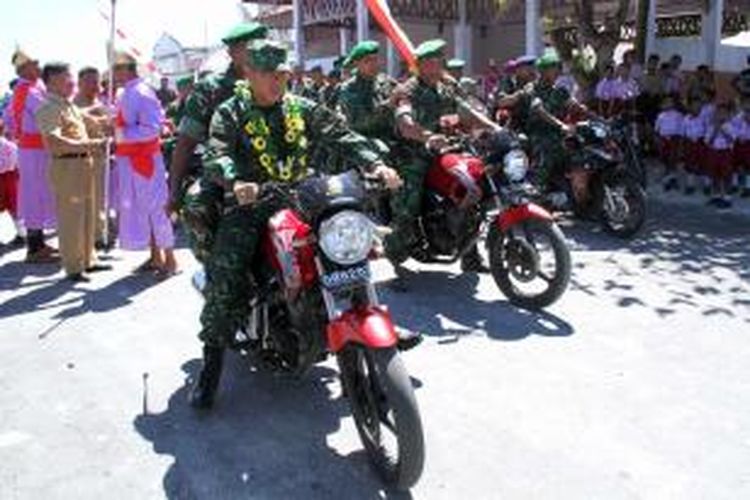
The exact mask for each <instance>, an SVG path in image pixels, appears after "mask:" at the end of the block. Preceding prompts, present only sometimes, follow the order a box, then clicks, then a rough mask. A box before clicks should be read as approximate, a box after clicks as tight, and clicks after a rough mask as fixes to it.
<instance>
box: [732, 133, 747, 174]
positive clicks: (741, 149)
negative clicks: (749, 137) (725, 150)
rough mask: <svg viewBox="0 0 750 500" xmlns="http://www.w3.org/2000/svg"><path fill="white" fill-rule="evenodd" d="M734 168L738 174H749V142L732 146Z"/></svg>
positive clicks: (741, 142)
mask: <svg viewBox="0 0 750 500" xmlns="http://www.w3.org/2000/svg"><path fill="white" fill-rule="evenodd" d="M734 166H735V168H736V169H737V170H738V171H740V172H747V173H750V141H740V142H737V143H736V144H735V145H734Z"/></svg>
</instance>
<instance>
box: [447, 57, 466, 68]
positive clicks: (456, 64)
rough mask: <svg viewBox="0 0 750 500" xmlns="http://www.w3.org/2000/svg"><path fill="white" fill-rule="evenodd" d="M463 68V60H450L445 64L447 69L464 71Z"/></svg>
mask: <svg viewBox="0 0 750 500" xmlns="http://www.w3.org/2000/svg"><path fill="white" fill-rule="evenodd" d="M464 66H466V61H464V60H463V59H451V60H449V61H448V62H446V63H445V67H446V68H447V69H464Z"/></svg>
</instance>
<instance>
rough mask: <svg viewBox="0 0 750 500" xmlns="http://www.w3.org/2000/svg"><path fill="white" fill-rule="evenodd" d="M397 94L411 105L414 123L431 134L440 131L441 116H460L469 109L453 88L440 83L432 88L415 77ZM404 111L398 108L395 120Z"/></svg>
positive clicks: (401, 107)
mask: <svg viewBox="0 0 750 500" xmlns="http://www.w3.org/2000/svg"><path fill="white" fill-rule="evenodd" d="M397 92H399V93H400V94H401V95H402V96H403V98H404V99H405V100H406V101H408V102H409V103H410V104H411V115H412V117H413V118H414V121H415V122H417V123H418V124H419V125H420V126H421V127H422V128H424V129H426V130H429V131H431V132H437V131H439V130H440V118H441V117H442V116H445V115H455V114H462V113H464V112H465V111H466V110H468V109H469V106H468V104H467V103H466V102H465V101H464V100H463V99H462V98H461V97H460V96H459V95H458V94H457V93H456V90H455V88H454V86H452V85H448V84H446V83H444V82H442V81H440V82H438V83H437V85H434V86H432V85H428V84H427V83H425V82H424V81H423V80H422V79H420V78H419V77H416V76H415V77H412V78H410V79H409V80H407V81H406V82H405V83H404V84H403V85H402V86H401V87H400V88H399V89H398V90H397ZM404 110H405V108H404V107H403V106H399V109H397V110H396V118H398V117H399V116H400V115H402V114H403V113H404V112H405V111H404Z"/></svg>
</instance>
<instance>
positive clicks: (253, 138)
mask: <svg viewBox="0 0 750 500" xmlns="http://www.w3.org/2000/svg"><path fill="white" fill-rule="evenodd" d="M235 94H236V95H238V96H240V97H241V98H242V99H244V100H245V101H246V102H248V103H249V104H250V105H251V108H250V112H249V116H248V119H247V122H246V123H245V127H244V129H245V133H246V134H247V135H248V137H249V138H250V144H251V145H252V147H253V151H254V152H255V154H256V155H257V157H258V161H259V162H260V165H261V167H263V169H264V170H265V171H266V173H267V174H268V176H269V177H270V178H271V179H273V180H280V181H284V182H288V181H292V180H295V179H298V178H300V177H303V176H304V175H305V174H306V169H307V147H308V141H307V137H306V136H305V120H304V118H303V116H302V105H301V104H300V101H299V100H298V99H296V98H295V97H294V96H292V95H290V94H287V95H285V96H284V102H283V104H282V113H283V115H284V143H285V146H286V148H285V149H286V150H287V155H286V158H285V159H280V157H279V156H280V155H279V151H278V150H277V145H276V144H275V141H273V140H271V128H270V127H269V126H268V123H267V122H266V118H265V116H264V115H263V113H261V112H260V110H258V109H256V108H255V107H253V106H252V90H251V89H250V86H249V85H248V84H247V82H244V81H242V82H238V83H237V86H236V88H235ZM295 167H297V168H296V172H295Z"/></svg>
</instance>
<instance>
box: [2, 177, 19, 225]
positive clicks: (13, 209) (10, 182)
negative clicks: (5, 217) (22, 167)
mask: <svg viewBox="0 0 750 500" xmlns="http://www.w3.org/2000/svg"><path fill="white" fill-rule="evenodd" d="M5 210H7V211H8V212H10V214H11V215H12V216H13V218H15V217H16V213H17V210H18V170H11V171H10V172H3V173H2V174H0V212H4V211H5Z"/></svg>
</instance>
